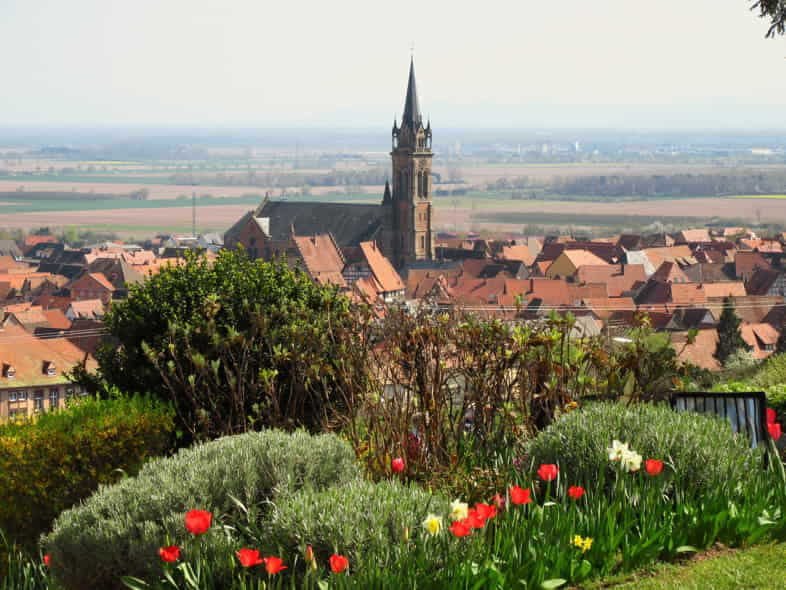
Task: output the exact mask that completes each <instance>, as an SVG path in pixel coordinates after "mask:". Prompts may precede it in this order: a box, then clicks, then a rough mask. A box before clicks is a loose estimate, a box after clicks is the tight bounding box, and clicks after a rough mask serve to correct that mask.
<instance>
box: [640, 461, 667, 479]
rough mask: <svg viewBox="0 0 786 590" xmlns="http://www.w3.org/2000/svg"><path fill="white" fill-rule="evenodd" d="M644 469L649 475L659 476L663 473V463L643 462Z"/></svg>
mask: <svg viewBox="0 0 786 590" xmlns="http://www.w3.org/2000/svg"><path fill="white" fill-rule="evenodd" d="M644 469H645V471H646V472H647V473H649V474H650V475H653V476H654V475H660V472H661V471H663V461H659V460H658V459H647V460H646V461H644Z"/></svg>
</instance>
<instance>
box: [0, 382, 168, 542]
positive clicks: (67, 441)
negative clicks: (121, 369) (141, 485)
mask: <svg viewBox="0 0 786 590" xmlns="http://www.w3.org/2000/svg"><path fill="white" fill-rule="evenodd" d="M173 428H174V422H173V413H172V411H171V409H169V408H168V406H165V405H163V404H161V403H160V402H158V401H155V400H153V399H151V398H145V397H133V398H129V397H116V398H113V399H108V400H98V399H93V398H84V399H80V400H77V401H75V402H74V403H72V404H70V405H69V406H68V407H67V408H65V409H64V410H61V411H57V412H50V413H46V414H41V415H40V416H38V417H36V418H35V419H33V420H29V421H22V422H10V423H8V424H4V425H3V426H0V497H2V499H3V500H2V502H0V530H2V531H3V532H4V533H5V534H6V535H7V536H8V538H9V541H10V542H13V543H17V544H19V545H22V546H25V547H27V548H28V549H33V548H34V547H35V542H36V541H37V540H38V537H39V536H40V535H41V533H43V532H45V531H47V530H49V528H50V526H51V524H52V521H53V520H54V519H55V517H56V516H57V515H58V514H59V513H60V512H62V511H63V510H65V509H67V508H70V507H71V506H73V505H75V504H77V503H78V502H79V501H81V500H83V499H84V498H87V497H88V496H89V495H90V494H92V493H93V492H94V491H95V490H96V489H97V488H98V487H99V485H101V484H110V483H113V482H115V481H117V480H118V479H120V477H122V476H123V473H126V474H134V473H136V472H137V471H138V470H139V468H140V467H141V466H142V464H143V463H144V462H145V461H146V460H147V459H148V458H149V457H151V456H155V455H159V454H162V453H164V452H165V451H166V450H167V449H168V447H169V445H170V441H171V436H172V430H173Z"/></svg>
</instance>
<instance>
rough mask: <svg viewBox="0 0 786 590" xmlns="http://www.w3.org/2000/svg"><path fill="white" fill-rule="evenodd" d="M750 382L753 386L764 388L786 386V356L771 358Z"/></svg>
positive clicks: (776, 355)
mask: <svg viewBox="0 0 786 590" xmlns="http://www.w3.org/2000/svg"><path fill="white" fill-rule="evenodd" d="M750 381H751V383H752V384H753V385H755V386H757V387H763V388H768V387H774V386H777V385H782V386H786V354H774V355H772V356H771V357H769V358H768V359H767V360H766V361H764V363H763V364H762V365H761V368H760V369H759V370H758V371H757V372H756V374H755V375H754V376H753V377H752V378H751V380H750Z"/></svg>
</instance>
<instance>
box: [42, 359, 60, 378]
mask: <svg viewBox="0 0 786 590" xmlns="http://www.w3.org/2000/svg"><path fill="white" fill-rule="evenodd" d="M44 375H48V376H49V377H54V376H55V375H57V368H56V367H55V364H54V363H53V362H52V361H44Z"/></svg>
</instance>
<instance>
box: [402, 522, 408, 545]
mask: <svg viewBox="0 0 786 590" xmlns="http://www.w3.org/2000/svg"><path fill="white" fill-rule="evenodd" d="M401 540H402V541H404V542H405V543H406V542H407V541H409V527H408V526H405V527H404V530H403V531H402V532H401Z"/></svg>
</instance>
